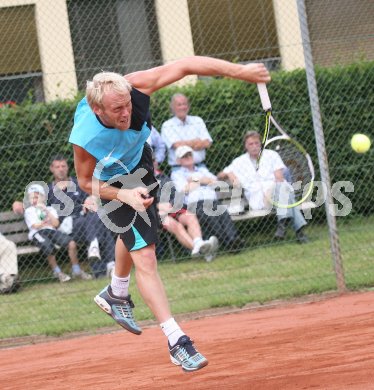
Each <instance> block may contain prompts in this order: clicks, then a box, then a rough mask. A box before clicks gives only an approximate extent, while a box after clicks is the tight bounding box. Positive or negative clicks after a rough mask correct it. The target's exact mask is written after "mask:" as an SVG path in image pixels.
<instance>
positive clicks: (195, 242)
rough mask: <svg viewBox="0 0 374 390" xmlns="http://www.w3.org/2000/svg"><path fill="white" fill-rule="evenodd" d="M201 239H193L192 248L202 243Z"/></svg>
mask: <svg viewBox="0 0 374 390" xmlns="http://www.w3.org/2000/svg"><path fill="white" fill-rule="evenodd" d="M202 240H203V239H202V238H201V237H196V238H194V239H193V246H195V245H196V244H198V243H199V242H200V241H202Z"/></svg>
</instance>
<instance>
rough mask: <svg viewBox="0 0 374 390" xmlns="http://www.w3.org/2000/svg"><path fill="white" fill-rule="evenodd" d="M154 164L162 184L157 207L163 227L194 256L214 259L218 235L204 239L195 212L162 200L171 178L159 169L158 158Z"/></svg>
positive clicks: (208, 259)
mask: <svg viewBox="0 0 374 390" xmlns="http://www.w3.org/2000/svg"><path fill="white" fill-rule="evenodd" d="M153 164H154V169H155V177H156V179H157V180H158V182H159V185H160V187H159V192H158V199H157V208H158V211H159V215H160V217H161V223H162V227H163V229H165V230H166V231H168V232H169V233H171V234H173V235H174V236H175V237H176V239H177V240H178V241H179V242H180V244H181V245H182V246H184V247H185V248H187V249H188V250H190V251H191V256H192V257H198V256H200V255H203V256H204V258H205V260H206V261H208V262H209V261H212V260H213V259H214V257H215V256H216V253H217V250H218V239H217V237H215V236H211V237H210V238H209V240H203V238H202V234H201V228H200V224H199V221H198V219H197V217H196V215H195V214H192V213H190V212H188V211H187V209H186V208H181V209H179V210H177V211H175V210H174V209H173V205H172V204H171V203H170V202H160V193H161V190H162V188H163V186H164V185H165V184H166V183H168V182H170V181H171V179H170V178H169V176H167V175H165V174H164V173H163V172H162V171H160V170H159V168H158V162H157V160H156V159H154V161H153Z"/></svg>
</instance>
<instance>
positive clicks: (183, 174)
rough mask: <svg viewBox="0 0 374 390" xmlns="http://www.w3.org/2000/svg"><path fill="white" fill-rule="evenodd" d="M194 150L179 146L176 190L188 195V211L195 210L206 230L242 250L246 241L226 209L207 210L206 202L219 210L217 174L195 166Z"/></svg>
mask: <svg viewBox="0 0 374 390" xmlns="http://www.w3.org/2000/svg"><path fill="white" fill-rule="evenodd" d="M192 152H193V151H192V148H191V147H190V146H187V145H184V146H179V147H178V148H177V150H176V153H175V154H176V158H177V161H178V163H179V164H180V166H181V167H180V168H179V169H177V170H174V171H173V172H172V173H171V180H172V181H173V182H174V184H175V188H176V190H177V191H178V192H183V193H184V194H185V198H184V201H185V203H186V205H187V207H188V210H190V211H195V212H196V215H197V218H198V220H199V222H200V225H201V228H202V230H203V231H204V232H207V233H208V234H209V235H210V234H212V235H214V236H217V237H218V240H219V242H220V243H222V244H223V245H224V246H225V247H226V249H228V250H238V249H241V248H242V246H243V241H242V240H241V239H240V237H239V235H238V232H237V230H236V228H235V226H234V224H233V222H232V220H231V217H230V215H229V214H228V212H227V210H224V211H223V212H218V213H214V214H215V215H209V213H207V212H206V210H204V204H205V203H209V205H210V206H211V209H212V210H217V207H218V201H217V195H216V192H215V190H214V187H213V186H214V184H215V183H216V181H217V177H216V176H215V175H213V174H212V173H211V172H209V170H208V169H207V168H206V167H201V166H200V167H199V166H196V165H195V164H194V161H193V156H192ZM221 208H222V206H221Z"/></svg>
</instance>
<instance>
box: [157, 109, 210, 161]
mask: <svg viewBox="0 0 374 390" xmlns="http://www.w3.org/2000/svg"><path fill="white" fill-rule="evenodd" d="M161 137H162V138H163V140H164V141H165V143H166V146H167V148H168V163H169V165H171V166H175V165H177V161H176V157H175V149H173V147H172V146H173V144H174V143H175V142H178V141H188V140H191V139H195V138H198V139H202V140H208V141H209V142H213V140H212V137H211V136H210V134H209V132H208V129H207V128H206V125H205V123H204V121H203V120H202V119H201V118H200V117H198V116H191V115H187V117H186V119H185V121H184V122H183V121H181V120H180V119H179V118H177V117H175V116H174V117H173V118H171V119H169V120H167V121H166V122H164V123H163V125H162V127H161ZM193 156H194V162H195V164H199V163H201V162H203V161H204V160H205V150H194V152H193Z"/></svg>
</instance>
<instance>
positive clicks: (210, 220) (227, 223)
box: [189, 201, 239, 248]
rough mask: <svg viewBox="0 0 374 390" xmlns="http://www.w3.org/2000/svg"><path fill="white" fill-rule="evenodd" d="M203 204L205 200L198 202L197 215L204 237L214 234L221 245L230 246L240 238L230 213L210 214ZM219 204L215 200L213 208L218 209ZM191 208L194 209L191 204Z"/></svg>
mask: <svg viewBox="0 0 374 390" xmlns="http://www.w3.org/2000/svg"><path fill="white" fill-rule="evenodd" d="M203 205H204V202H203V201H199V202H197V203H196V215H197V218H198V220H199V222H200V226H201V231H202V234H203V236H204V239H206V238H208V237H209V236H211V235H214V236H216V237H217V238H218V240H219V242H220V244H221V245H223V246H225V247H227V248H230V247H231V246H232V244H233V243H234V242H236V241H237V240H238V239H239V235H238V231H237V230H236V228H235V226H234V223H233V222H232V220H231V217H230V215H229V213H228V212H227V211H225V212H224V213H223V214H221V215H217V216H209V215H207V214H206V213H205V211H204V209H203ZM217 206H218V202H217V201H213V207H212V209H213V210H216V209H217ZM189 209H190V210H191V211H192V210H193V208H191V206H189Z"/></svg>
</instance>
